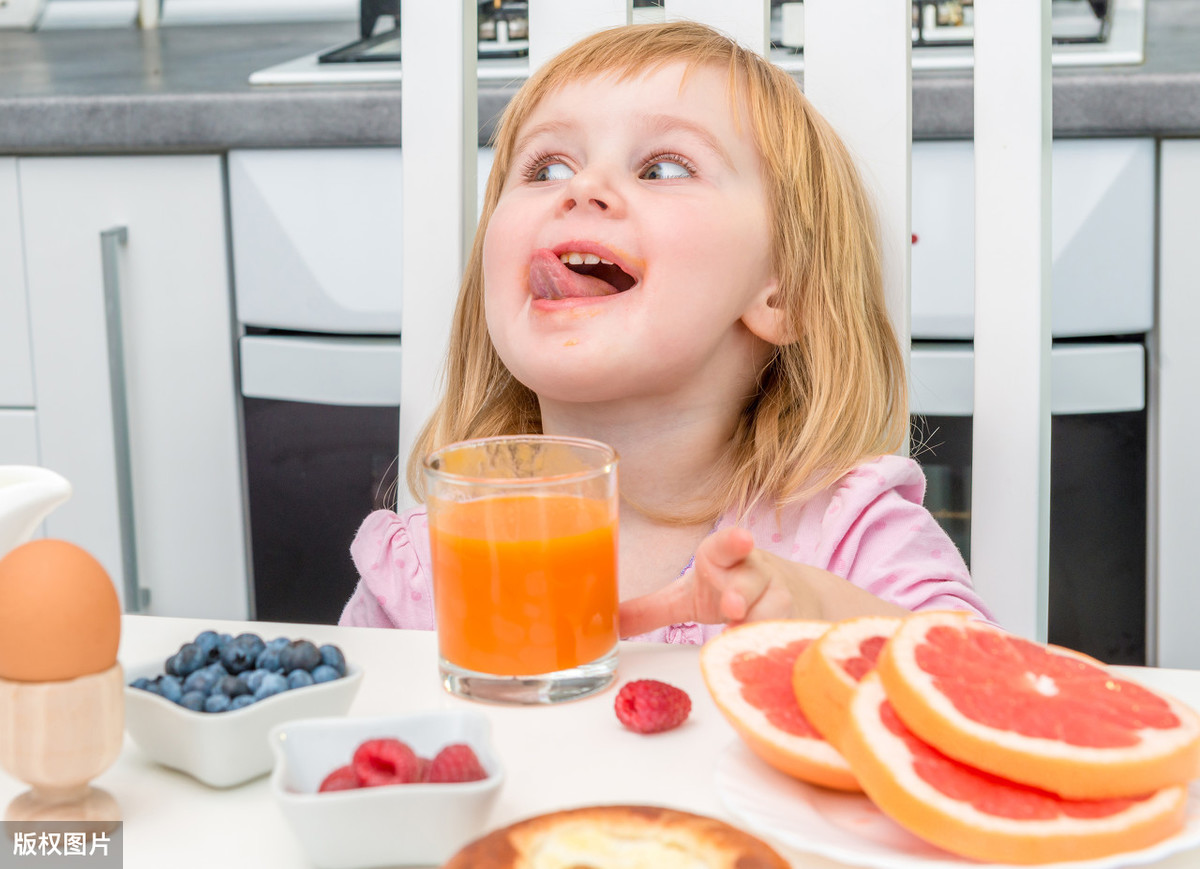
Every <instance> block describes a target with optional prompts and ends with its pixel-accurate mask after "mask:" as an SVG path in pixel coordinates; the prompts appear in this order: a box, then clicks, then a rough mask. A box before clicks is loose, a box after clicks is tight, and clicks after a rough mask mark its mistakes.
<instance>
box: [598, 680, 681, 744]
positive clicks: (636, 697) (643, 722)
mask: <svg viewBox="0 0 1200 869" xmlns="http://www.w3.org/2000/svg"><path fill="white" fill-rule="evenodd" d="M614 705H615V708H616V711H617V718H618V719H620V721H621V723H622V724H624V725H625V726H626V727H628V728H629V729H630V730H634V731H636V732H638V733H659V732H661V731H663V730H670V729H672V728H674V727H678V726H679V725H680V724H683V722H684V721H685V720H686V719H687V717H688V714H689V713H690V712H691V711H692V698H690V697H688V695H687V692H686V691H684V690H682V689H681V688H676V687H675V686H674V685H668V684H667V683H666V682H659V681H658V680H656V679H638V680H636V681H634V682H626V683H625V685H624V686H622V688H621V690H620V691H619V692H618V693H617V700H616V703H615V704H614Z"/></svg>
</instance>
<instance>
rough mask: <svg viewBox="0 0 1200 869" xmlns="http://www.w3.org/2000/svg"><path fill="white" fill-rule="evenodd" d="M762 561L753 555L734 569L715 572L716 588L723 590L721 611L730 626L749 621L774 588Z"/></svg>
mask: <svg viewBox="0 0 1200 869" xmlns="http://www.w3.org/2000/svg"><path fill="white" fill-rule="evenodd" d="M763 567H764V565H763V564H762V560H761V559H758V558H755V557H754V554H753V552H752V553H750V554H749V555H748V556H746V557H745V558H743V559H742V561H740V562H738V564H737V565H736V566H734V567H731V568H728V569H725V570H717V571H714V576H713V579H712V582H713V585H714V586H716V587H717V588H719V589H720V604H719V611H720V614H721V618H722V619H723V620H724V621H727V622H741V621H745V620H746V619H747V618H748V617H749V616H750V615H751V613H752V611H753V610H754V609H755V607H756V606H757V604H758V601H759V600H760V599H761V598H762V597H763V594H764V593H765V592H766V591H767V588H768V586H769V585H770V581H771V580H770V576H768V574H767V573H766V572H765V570H764V569H763Z"/></svg>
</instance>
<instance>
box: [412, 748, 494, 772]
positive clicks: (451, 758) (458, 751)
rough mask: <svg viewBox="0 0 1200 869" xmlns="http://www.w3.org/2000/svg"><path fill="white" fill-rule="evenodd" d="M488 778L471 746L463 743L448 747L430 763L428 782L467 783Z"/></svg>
mask: <svg viewBox="0 0 1200 869" xmlns="http://www.w3.org/2000/svg"><path fill="white" fill-rule="evenodd" d="M485 778H487V773H486V772H484V769H483V765H482V764H480V763H479V758H477V757H476V756H475V752H474V751H472V750H471V746H469V745H465V744H463V743H461V742H458V743H455V744H454V745H447V746H446V747H445V748H443V749H442V750H441V751H439V752H438V753H437V754H436V755H435V756H434V758H433V760H432V761H430V763H429V772H428V775H427V776H426V777H425V781H428V782H467V781H479V780H480V779H485Z"/></svg>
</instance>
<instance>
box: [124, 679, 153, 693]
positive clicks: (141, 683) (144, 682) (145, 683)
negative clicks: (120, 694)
mask: <svg viewBox="0 0 1200 869" xmlns="http://www.w3.org/2000/svg"><path fill="white" fill-rule="evenodd" d="M149 685H150V680H149V679H147V678H146V677H145V676H139V677H138V678H136V679H134V680H133V681H132V682H130V683H129V687H130V688H141V689H142V690H143V691H146V690H149Z"/></svg>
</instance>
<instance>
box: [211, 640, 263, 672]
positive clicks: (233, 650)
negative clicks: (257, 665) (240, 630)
mask: <svg viewBox="0 0 1200 869" xmlns="http://www.w3.org/2000/svg"><path fill="white" fill-rule="evenodd" d="M263 648H264V645H263V641H262V638H261V637H259V636H258V635H257V634H239V635H238V636H237V637H235V638H234V639H232V640H230V641H229V643H228V644H227V645H226V646H225V648H224V649H223V650H222V652H221V663H222V664H224V665H225V669H226V670H228V671H229V672H230V673H241V672H242V671H243V670H250V669H253V668H254V662H255V661H256V660H257V659H258V656H259V655H260V654H262V650H263Z"/></svg>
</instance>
